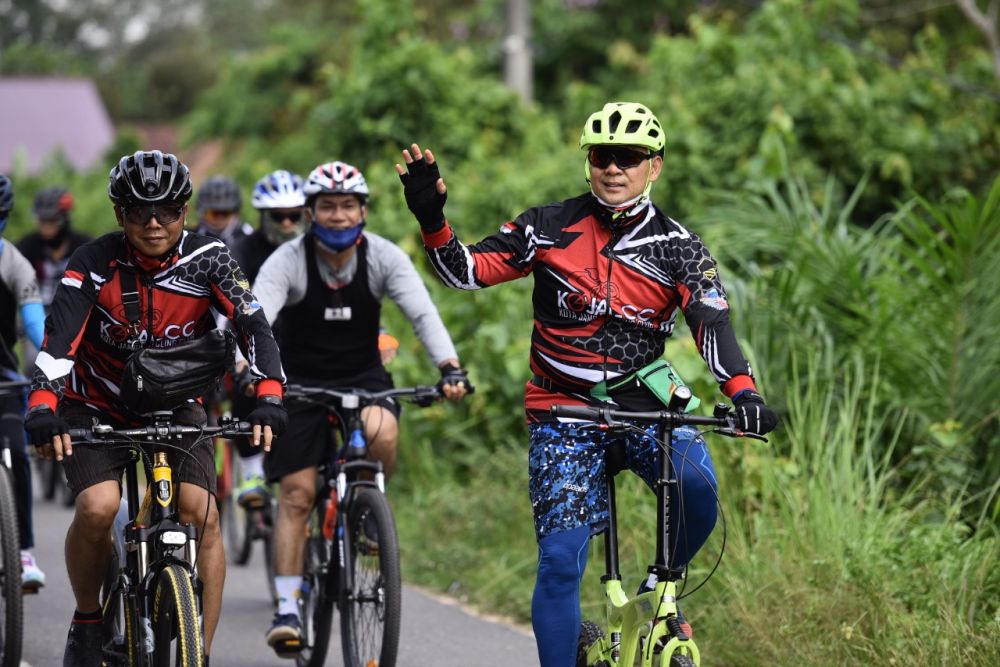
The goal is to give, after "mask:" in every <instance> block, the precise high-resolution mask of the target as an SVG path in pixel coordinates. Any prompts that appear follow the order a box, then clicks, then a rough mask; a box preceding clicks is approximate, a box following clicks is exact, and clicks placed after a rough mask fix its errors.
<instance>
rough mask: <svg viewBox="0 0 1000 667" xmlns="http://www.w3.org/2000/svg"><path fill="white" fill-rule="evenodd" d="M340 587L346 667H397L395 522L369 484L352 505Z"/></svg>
mask: <svg viewBox="0 0 1000 667" xmlns="http://www.w3.org/2000/svg"><path fill="white" fill-rule="evenodd" d="M347 529H348V539H347V545H348V554H347V559H346V563H345V570H346V571H345V572H343V573H342V578H341V587H340V612H341V613H340V632H341V638H340V641H341V645H342V648H343V653H344V665H345V667H371V666H372V665H378V666H379V667H394V666H395V664H396V652H397V649H398V648H399V619H400V613H401V605H402V596H401V591H400V587H401V584H400V575H399V542H398V540H397V538H396V524H395V522H394V521H393V518H392V510H390V509H389V503H388V501H387V500H386V498H385V495H384V494H382V493H380V492H379V491H378V490H376V489H374V488H371V487H365V488H362V489H361V490H359V491H358V493H357V495H356V496H355V498H354V500H353V501H352V502H351V504H350V507H349V509H348V517H347Z"/></svg>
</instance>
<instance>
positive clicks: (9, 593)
mask: <svg viewBox="0 0 1000 667" xmlns="http://www.w3.org/2000/svg"><path fill="white" fill-rule="evenodd" d="M14 508H15V505H14V485H13V481H12V480H11V476H10V471H9V470H8V469H7V468H6V467H4V466H3V464H0V667H18V666H19V665H20V664H21V640H22V632H23V627H22V624H23V622H24V618H23V616H22V607H21V547H20V545H19V541H18V535H17V513H16V511H15V509H14Z"/></svg>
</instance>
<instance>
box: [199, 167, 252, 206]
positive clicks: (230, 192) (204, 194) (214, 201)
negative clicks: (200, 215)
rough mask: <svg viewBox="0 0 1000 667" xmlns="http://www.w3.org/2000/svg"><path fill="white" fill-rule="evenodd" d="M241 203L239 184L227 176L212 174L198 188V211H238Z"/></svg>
mask: <svg viewBox="0 0 1000 667" xmlns="http://www.w3.org/2000/svg"><path fill="white" fill-rule="evenodd" d="M242 204H243V198H242V197H241V196H240V186H239V185H237V184H236V181H234V180H233V179H231V178H229V177H228V176H213V177H211V178H210V179H208V180H207V181H205V183H204V184H203V185H202V186H201V187H200V188H199V189H198V197H197V202H196V204H195V206H196V208H197V209H198V211H238V210H240V206H241V205H242Z"/></svg>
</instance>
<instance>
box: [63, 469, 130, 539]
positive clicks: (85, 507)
mask: <svg viewBox="0 0 1000 667" xmlns="http://www.w3.org/2000/svg"><path fill="white" fill-rule="evenodd" d="M120 503H121V494H120V492H119V491H118V485H117V484H114V483H107V482H104V483H101V484H95V485H94V486H91V487H88V488H86V489H84V490H83V491H81V492H80V494H79V495H78V496H77V497H76V513H75V518H74V522H75V523H77V524H78V525H80V526H82V527H83V528H85V529H87V530H92V531H94V532H95V534H100V532H102V531H103V532H106V531H107V530H109V529H110V528H111V524H112V523H113V522H114V520H115V514H117V513H118V506H119V505H120Z"/></svg>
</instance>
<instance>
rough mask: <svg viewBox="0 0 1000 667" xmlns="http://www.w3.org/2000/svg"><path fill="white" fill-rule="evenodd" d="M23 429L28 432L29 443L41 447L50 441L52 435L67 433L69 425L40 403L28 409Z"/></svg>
mask: <svg viewBox="0 0 1000 667" xmlns="http://www.w3.org/2000/svg"><path fill="white" fill-rule="evenodd" d="M24 430H25V431H27V432H28V437H29V438H30V439H31V444H33V445H34V446H35V447H43V446H45V445H48V444H51V443H52V438H53V436H57V435H62V434H63V433H69V425H68V424H66V422H65V420H63V418H62V417H60V416H59V415H57V414H56V413H55V412H53V411H52V408H50V407H49V406H47V405H40V406H37V407H34V408H32V409H31V410H29V411H28V415H27V416H26V417H25V418H24Z"/></svg>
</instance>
